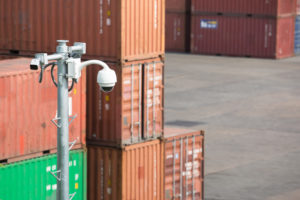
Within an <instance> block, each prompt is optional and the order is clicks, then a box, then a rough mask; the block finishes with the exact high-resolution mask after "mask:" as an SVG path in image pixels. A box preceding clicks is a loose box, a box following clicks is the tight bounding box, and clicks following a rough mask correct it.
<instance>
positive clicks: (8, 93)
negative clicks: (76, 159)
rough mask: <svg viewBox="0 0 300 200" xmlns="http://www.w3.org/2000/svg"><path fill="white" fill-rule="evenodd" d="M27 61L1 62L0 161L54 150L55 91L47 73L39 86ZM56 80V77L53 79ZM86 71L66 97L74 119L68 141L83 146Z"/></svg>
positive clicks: (37, 76)
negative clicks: (74, 116)
mask: <svg viewBox="0 0 300 200" xmlns="http://www.w3.org/2000/svg"><path fill="white" fill-rule="evenodd" d="M30 61H31V60H30V59H28V58H20V59H10V60H2V61H0V138H1V140H0V159H1V160H2V159H7V158H12V157H18V156H23V155H27V154H32V153H37V152H42V151H45V150H51V149H55V148H56V132H57V130H56V126H55V125H54V124H52V122H51V121H50V120H51V119H53V118H54V117H55V115H56V110H57V89H56V87H55V86H54V84H53V83H52V80H51V76H50V69H49V70H46V71H45V72H44V76H43V82H42V83H41V84H40V83H39V82H38V80H39V71H31V70H30V69H29V64H30ZM55 77H56V76H55ZM85 79H86V78H85V71H84V72H83V74H82V78H81V79H80V81H79V83H78V84H75V86H74V89H73V90H72V91H71V92H70V93H69V101H70V103H71V107H70V108H71V109H70V114H72V115H74V114H77V118H76V119H75V120H74V122H73V123H72V124H71V125H70V127H69V134H70V141H74V140H75V139H77V144H85V127H86V124H85V123H86V122H85V116H86V108H85V107H86V104H85V97H86V91H85V90H86V89H85V86H86V80H85Z"/></svg>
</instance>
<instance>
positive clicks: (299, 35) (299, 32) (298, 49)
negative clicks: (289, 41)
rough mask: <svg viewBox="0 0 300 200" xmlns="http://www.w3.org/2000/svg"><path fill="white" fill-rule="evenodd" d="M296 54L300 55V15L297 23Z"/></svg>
mask: <svg viewBox="0 0 300 200" xmlns="http://www.w3.org/2000/svg"><path fill="white" fill-rule="evenodd" d="M295 54H300V15H298V16H297V17H296V22H295Z"/></svg>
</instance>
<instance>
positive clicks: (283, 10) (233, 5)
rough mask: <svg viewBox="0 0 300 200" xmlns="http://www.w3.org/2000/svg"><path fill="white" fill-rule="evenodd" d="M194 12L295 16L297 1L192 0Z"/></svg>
mask: <svg viewBox="0 0 300 200" xmlns="http://www.w3.org/2000/svg"><path fill="white" fill-rule="evenodd" d="M191 1H192V2H191V5H192V6H191V9H192V12H194V13H197V12H205V13H236V14H254V15H271V16H280V15H286V14H295V12H296V1H297V0H266V1H264V0H226V1H224V0H191Z"/></svg>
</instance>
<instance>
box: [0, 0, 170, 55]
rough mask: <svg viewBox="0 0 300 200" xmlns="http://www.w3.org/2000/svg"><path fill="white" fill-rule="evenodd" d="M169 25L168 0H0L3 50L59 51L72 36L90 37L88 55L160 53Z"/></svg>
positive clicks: (73, 39) (84, 39)
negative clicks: (166, 14) (63, 40)
mask: <svg viewBox="0 0 300 200" xmlns="http://www.w3.org/2000/svg"><path fill="white" fill-rule="evenodd" d="M164 30H165V0H146V1H144V0H143V1H136V0H121V1H112V0H89V1H82V0H72V1H61V0H51V1H32V0H9V1H7V0H0V50H4V52H10V51H11V52H12V53H19V54H20V55H32V54H33V53H34V52H35V53H37V52H38V53H40V52H47V53H49V52H55V48H56V45H57V42H56V40H58V39H67V40H69V41H70V44H73V42H86V43H87V54H86V56H85V57H86V58H94V57H97V58H99V57H101V58H103V59H104V60H113V61H118V60H122V61H123V60H137V59H147V58H155V57H158V56H159V55H162V54H164V50H165V47H164V45H165V41H164V35H165V31H164ZM16 50H17V51H16ZM18 51H19V52H18Z"/></svg>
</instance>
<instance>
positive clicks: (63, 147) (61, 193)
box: [56, 40, 69, 200]
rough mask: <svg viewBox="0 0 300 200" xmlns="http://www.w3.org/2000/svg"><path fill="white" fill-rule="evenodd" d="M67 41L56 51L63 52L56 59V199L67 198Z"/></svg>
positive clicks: (60, 43)
mask: <svg viewBox="0 0 300 200" xmlns="http://www.w3.org/2000/svg"><path fill="white" fill-rule="evenodd" d="M67 42H68V41H66V40H59V41H58V43H59V44H58V46H57V48H56V52H57V53H58V54H64V56H63V58H62V59H59V60H58V61H57V66H58V70H57V79H58V81H57V84H58V85H57V118H58V124H59V126H58V127H57V168H58V170H59V171H60V173H59V174H58V175H60V180H57V186H58V187H57V193H56V195H57V196H56V197H57V199H58V200H68V199H69V106H68V105H69V102H68V79H67V77H66V74H67V65H66V62H65V60H66V56H65V55H67V53H68V47H67V45H66V43H67Z"/></svg>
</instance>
